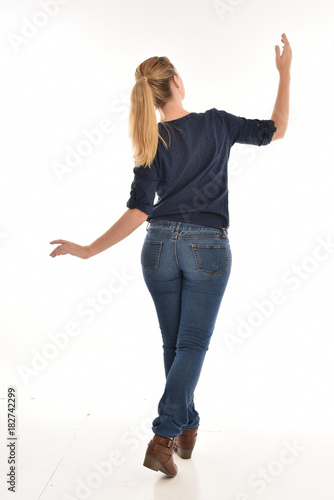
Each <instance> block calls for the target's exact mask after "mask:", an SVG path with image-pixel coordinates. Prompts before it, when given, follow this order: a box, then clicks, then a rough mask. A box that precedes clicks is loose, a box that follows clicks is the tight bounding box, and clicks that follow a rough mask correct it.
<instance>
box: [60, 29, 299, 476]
mask: <svg viewBox="0 0 334 500" xmlns="http://www.w3.org/2000/svg"><path fill="white" fill-rule="evenodd" d="M282 42H283V45H284V46H283V51H282V55H280V49H279V46H278V45H276V46H275V51H276V67H277V69H278V71H279V75H280V78H279V87H278V93H277V98H276V102H275V106H274V110H273V113H272V117H271V119H270V120H258V119H246V118H243V117H239V116H235V115H232V114H230V113H227V112H226V111H221V110H217V109H216V108H212V109H210V110H208V111H206V112H205V113H195V112H189V111H186V110H185V109H184V108H183V106H182V100H183V99H184V96H185V90H184V86H183V81H182V78H181V76H180V75H179V74H178V73H177V71H176V69H175V67H174V66H173V64H172V63H171V62H170V61H169V59H168V58H167V57H151V58H150V59H147V60H146V61H144V62H143V63H141V64H140V65H139V66H138V68H137V69H136V72H135V78H136V83H135V85H134V87H133V90H132V93H131V105H130V116H129V131H130V136H131V141H132V145H133V147H134V158H135V165H136V166H135V167H134V168H133V172H134V174H135V175H134V179H133V182H132V184H131V191H130V198H129V200H128V201H127V204H126V206H127V207H128V210H127V211H126V212H125V213H124V214H123V215H122V217H121V218H120V219H119V220H118V221H117V222H116V223H115V224H114V225H113V226H112V227H111V228H110V229H109V230H108V231H107V232H106V233H105V234H104V235H102V236H101V237H100V238H98V239H97V240H96V241H94V242H93V243H92V244H90V245H87V246H80V245H77V244H75V243H72V242H69V241H66V240H54V241H51V242H50V243H51V244H58V243H59V244H60V245H59V246H58V247H57V248H55V249H54V250H53V251H52V252H51V254H50V255H51V257H56V256H58V255H65V254H71V255H75V256H77V257H80V258H83V259H87V258H89V257H92V256H94V255H96V254H98V253H100V252H103V251H104V250H106V249H107V248H109V247H111V246H112V245H115V244H116V243H118V242H119V241H121V240H123V239H124V238H126V237H127V236H128V235H129V234H131V233H132V232H133V231H134V230H135V229H137V228H138V227H139V226H141V224H142V223H143V222H144V221H148V223H149V225H148V226H147V228H146V229H147V234H146V236H145V240H144V243H143V247H142V251H141V266H142V272H143V277H144V280H145V283H146V285H147V287H148V290H149V292H150V294H151V296H152V299H153V302H154V305H155V308H156V312H157V316H158V320H159V326H160V330H161V335H162V340H163V355H164V369H165V374H166V384H165V388H164V392H163V394H162V397H161V399H160V401H159V404H158V416H157V417H156V418H155V419H154V420H153V424H152V430H153V432H154V437H153V438H152V439H151V441H150V442H149V443H148V447H147V451H146V454H145V458H144V463H143V465H144V466H146V467H148V468H150V469H152V470H155V471H158V470H159V471H161V472H163V473H164V474H167V475H168V476H170V477H174V476H175V475H176V474H177V472H178V469H177V466H176V464H175V463H174V459H173V450H174V449H176V451H177V452H178V454H179V456H180V457H182V458H185V459H188V458H190V457H191V454H192V451H193V448H194V445H195V442H196V438H197V431H198V428H199V421H200V417H199V413H198V411H197V410H196V409H195V405H194V391H195V388H196V385H197V382H198V379H199V376H200V372H201V369H202V365H203V361H204V357H205V354H206V352H207V350H208V347H209V343H210V339H211V336H212V333H213V330H214V326H215V322H216V318H217V315H218V311H219V308H220V304H221V300H222V297H223V295H224V292H225V289H226V285H227V282H228V279H229V276H230V272H231V263H232V254H231V249H230V244H229V239H228V227H229V214H228V189H227V163H228V158H229V152H230V148H231V147H232V146H233V144H234V143H235V142H238V143H242V144H254V145H258V146H261V145H267V144H269V143H270V142H271V141H273V140H276V139H280V138H283V137H284V135H285V132H286V129H287V125H288V116H289V86H290V66H291V59H292V51H291V47H290V44H289V42H288V39H287V37H286V35H285V33H283V34H282ZM157 109H158V110H159V112H160V117H161V121H160V122H159V123H157V121H156V110H157ZM159 139H160V141H159ZM167 142H168V144H167ZM156 193H157V194H158V201H157V203H155V204H154V197H155V194H156Z"/></svg>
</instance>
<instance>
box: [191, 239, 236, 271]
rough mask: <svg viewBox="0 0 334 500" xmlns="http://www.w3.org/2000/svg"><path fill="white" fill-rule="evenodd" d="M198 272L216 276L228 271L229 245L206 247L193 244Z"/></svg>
mask: <svg viewBox="0 0 334 500" xmlns="http://www.w3.org/2000/svg"><path fill="white" fill-rule="evenodd" d="M191 247H192V251H193V254H194V257H195V263H196V270H197V271H199V272H202V273H207V274H211V275H216V274H220V273H224V272H226V271H227V269H228V252H227V248H226V247H227V245H204V244H200V243H192V245H191Z"/></svg>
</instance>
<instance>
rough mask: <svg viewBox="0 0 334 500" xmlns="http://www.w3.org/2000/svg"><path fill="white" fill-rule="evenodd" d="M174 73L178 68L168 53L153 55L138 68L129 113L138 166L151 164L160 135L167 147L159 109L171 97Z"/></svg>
mask: <svg viewBox="0 0 334 500" xmlns="http://www.w3.org/2000/svg"><path fill="white" fill-rule="evenodd" d="M174 75H175V76H176V75H177V71H176V69H175V67H174V65H173V64H172V63H171V62H170V60H169V59H168V57H150V58H149V59H146V61H144V62H142V63H141V64H140V65H139V66H138V67H137V69H136V72H135V78H136V83H135V85H134V87H133V89H132V92H131V99H130V114H129V136H130V138H131V142H132V147H133V150H134V155H133V158H134V159H135V166H136V167H139V166H141V165H143V166H144V167H146V166H147V167H150V166H151V164H152V162H153V160H154V157H155V155H156V152H157V149H158V142H159V138H160V139H161V141H162V142H163V144H164V146H165V147H166V148H167V144H166V142H165V141H164V139H163V137H162V136H161V135H160V133H159V127H158V122H157V117H156V113H155V111H156V109H159V108H161V107H162V106H164V105H165V104H166V102H167V101H168V100H169V99H171V97H172V91H171V88H170V79H171V78H172V77H173V76H174ZM143 77H145V78H143ZM164 125H167V124H166V123H164Z"/></svg>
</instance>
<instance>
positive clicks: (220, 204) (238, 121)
mask: <svg viewBox="0 0 334 500" xmlns="http://www.w3.org/2000/svg"><path fill="white" fill-rule="evenodd" d="M167 124H168V125H167V126H166V125H165V123H163V122H159V123H158V127H159V133H160V134H161V136H162V137H163V138H164V140H165V141H166V143H167V145H168V149H166V147H165V146H164V144H163V143H162V142H161V141H160V140H159V143H158V149H157V153H156V156H155V158H154V160H153V163H152V164H151V167H150V168H149V167H144V166H139V167H134V168H133V173H134V178H133V181H132V184H131V190H130V198H129V199H128V201H127V203H126V206H127V207H128V208H138V209H139V210H142V211H143V212H145V213H146V214H147V215H148V217H147V219H146V220H147V221H150V220H151V219H168V220H173V221H182V222H187V223H194V224H201V225H205V226H212V227H224V228H228V227H229V210H228V175H227V166H228V160H229V155H230V149H231V147H232V146H233V144H235V143H236V142H237V143H241V144H253V145H256V146H265V145H267V144H269V143H270V142H271V140H272V137H273V134H274V132H275V131H276V130H277V128H276V127H275V125H274V122H273V120H259V119H249V118H244V117H240V116H236V115H233V114H231V113H228V112H226V111H224V110H218V109H216V108H212V109H209V110H207V111H205V112H202V113H195V112H193V113H189V114H187V115H185V116H183V117H181V118H177V119H176V120H170V121H168V122H167ZM156 195H157V197H158V199H157V201H156V202H155V197H156Z"/></svg>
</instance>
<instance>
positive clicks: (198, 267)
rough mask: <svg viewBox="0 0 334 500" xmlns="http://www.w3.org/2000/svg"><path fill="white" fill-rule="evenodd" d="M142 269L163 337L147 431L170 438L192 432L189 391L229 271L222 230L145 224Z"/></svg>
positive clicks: (228, 252)
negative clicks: (161, 383) (157, 392)
mask: <svg viewBox="0 0 334 500" xmlns="http://www.w3.org/2000/svg"><path fill="white" fill-rule="evenodd" d="M148 224H149V225H147V228H146V229H147V233H146V236H145V240H144V243H143V247H142V251H141V266H142V272H143V276H144V280H145V283H146V286H147V288H148V290H149V292H150V294H151V296H152V299H153V302H154V305H155V309H156V312H157V316H158V321H159V326H160V330H161V335H162V347H163V360H164V369H165V375H166V385H165V388H164V392H163V395H162V397H161V399H160V401H159V404H158V416H157V417H156V418H155V419H154V420H153V423H152V431H153V432H154V433H155V434H158V435H159V436H163V437H167V438H174V437H176V436H178V435H179V434H181V433H182V431H183V429H195V428H196V427H198V425H199V421H200V417H199V413H198V411H197V410H196V409H195V405H194V391H195V388H196V385H197V382H198V380H199V376H200V373H201V369H202V365H203V361H204V358H205V354H206V352H207V350H208V347H209V343H210V339H211V336H212V333H213V330H214V326H215V323H216V319H217V315H218V311H219V307H220V304H221V301H222V298H223V295H224V292H225V288H226V285H227V282H228V279H229V276H230V272H231V264H232V254H231V250H230V244H229V239H228V230H227V229H226V228H215V227H209V226H202V225H199V224H190V223H188V222H177V221H171V220H162V219H161V220H157V219H154V220H152V221H150V223H148Z"/></svg>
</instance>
